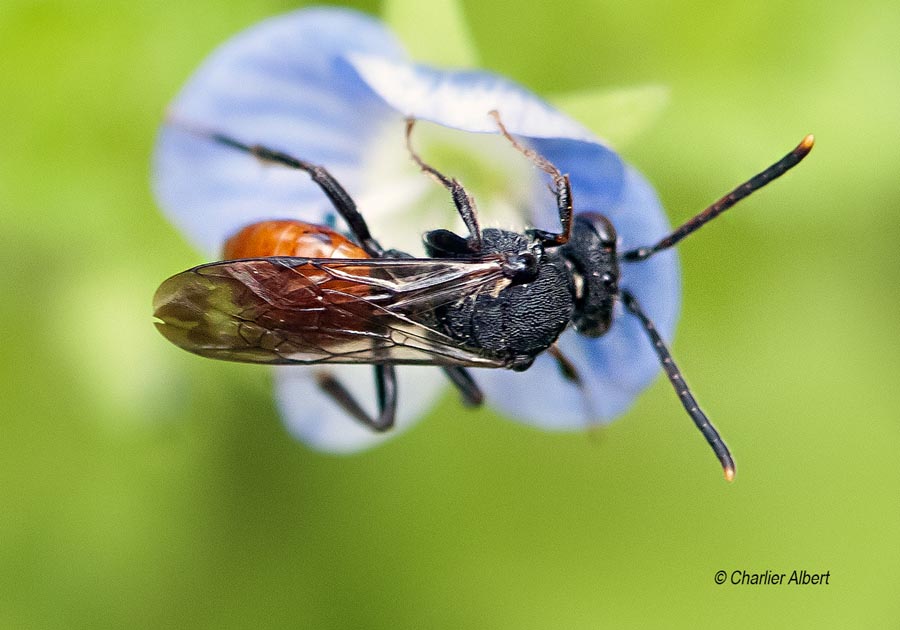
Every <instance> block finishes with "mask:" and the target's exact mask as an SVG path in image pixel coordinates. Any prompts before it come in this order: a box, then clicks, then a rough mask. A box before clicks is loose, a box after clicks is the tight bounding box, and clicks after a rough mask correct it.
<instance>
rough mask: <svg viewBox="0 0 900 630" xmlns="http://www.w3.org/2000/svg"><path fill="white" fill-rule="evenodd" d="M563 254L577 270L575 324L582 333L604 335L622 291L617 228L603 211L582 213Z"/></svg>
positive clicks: (595, 335)
mask: <svg viewBox="0 0 900 630" xmlns="http://www.w3.org/2000/svg"><path fill="white" fill-rule="evenodd" d="M561 254H562V255H563V256H564V257H565V258H566V260H567V261H569V263H570V264H571V265H572V266H573V267H574V271H575V274H574V277H575V282H576V285H575V312H574V313H573V315H572V324H573V325H574V326H575V329H576V330H577V331H578V332H579V333H581V334H582V335H586V336H588V337H600V336H601V335H603V334H604V333H606V331H607V330H609V327H610V325H611V324H612V317H613V306H615V302H616V297H617V296H618V294H619V262H618V258H617V254H616V230H615V228H614V227H613V225H612V223H610V221H609V219H607V218H606V217H605V216H603V215H602V214H599V213H597V212H582V213H579V214H577V215H576V216H575V219H574V222H573V225H572V234H571V237H570V238H569V241H568V242H567V243H566V244H565V245H563V246H562V248H561Z"/></svg>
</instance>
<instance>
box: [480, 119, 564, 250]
mask: <svg viewBox="0 0 900 630" xmlns="http://www.w3.org/2000/svg"><path fill="white" fill-rule="evenodd" d="M489 113H490V115H491V117H492V118H493V119H494V120H495V121H496V122H497V127H499V128H500V133H501V134H503V137H504V138H506V139H507V140H509V143H510V144H512V145H513V148H515V149H516V151H518V152H519V153H521V154H522V155H524V156H525V157H527V158H528V159H529V160H531V161H532V162H533V163H534V165H535V166H537V167H538V168H539V169H541V170H542V171H544V172H545V173H547V174H548V175H549V176H550V177H551V178H552V179H553V194H554V195H555V196H556V207H557V209H558V210H559V222H560V225H562V232H559V233H555V232H547V231H546V230H535V229H532V230H528V233H529V234H531V235H532V236H534V237H535V238H537V239H538V240H540V241H541V242H542V243H543V244H544V246H545V247H558V246H560V245H565V244H566V243H568V242H569V237H570V236H571V235H572V185H571V183H570V182H569V176H568V175H563V174H562V173H561V172H560V170H559V169H558V168H556V166H555V165H554V164H553V163H552V162H551V161H550V160H548V159H547V158H545V157H544V156H543V155H541V154H540V153H538V152H537V151H535V150H534V149H529V148H528V147H526V146H523V145H522V144H521V143H520V142H519V141H518V140H516V139H515V138H514V137H513V136H512V134H511V133H509V131H507V130H506V126H505V125H504V124H503V121H502V120H500V113H499V112H498V111H497V110H492V111H491V112H489Z"/></svg>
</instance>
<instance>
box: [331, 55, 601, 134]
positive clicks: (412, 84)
mask: <svg viewBox="0 0 900 630" xmlns="http://www.w3.org/2000/svg"><path fill="white" fill-rule="evenodd" d="M347 59H348V60H349V62H350V63H351V65H352V66H353V67H354V68H355V69H356V71H357V72H358V73H359V75H360V77H361V78H362V79H363V81H365V82H366V83H368V85H369V86H370V87H371V88H372V89H373V90H374V91H375V92H377V93H378V94H379V95H380V96H381V97H382V98H383V99H384V100H385V101H386V102H387V103H388V104H390V105H391V106H392V107H393V108H394V109H396V110H397V111H399V112H401V113H403V114H404V115H405V116H413V117H415V118H419V119H422V120H430V121H432V122H435V123H438V124H440V125H444V126H447V127H453V128H455V129H461V130H463V131H474V132H482V133H496V132H497V124H496V123H495V122H494V119H493V118H492V117H491V116H490V115H489V112H490V111H491V110H497V111H498V112H500V114H501V116H502V118H503V123H504V125H506V127H507V129H509V131H510V132H511V133H514V134H518V135H521V136H529V137H532V138H570V139H578V140H588V141H593V142H596V141H597V140H596V138H595V137H594V136H593V134H591V133H590V132H589V131H588V130H587V129H585V128H584V127H583V126H582V125H580V124H578V123H576V122H575V121H573V120H572V119H571V118H568V117H567V116H565V115H564V114H562V113H560V112H558V111H557V110H555V109H553V108H552V107H551V106H550V105H548V104H547V103H545V102H544V101H542V100H540V99H539V98H537V97H536V96H535V95H534V94H532V93H531V92H529V91H528V90H525V89H524V88H522V87H521V86H519V85H516V84H515V83H513V82H512V81H509V80H508V79H505V78H503V77H500V76H497V75H495V74H491V73H489V72H483V71H478V70H438V69H434V68H429V67H426V66H420V65H413V64H410V63H406V62H404V61H403V60H399V59H387V58H384V57H379V56H377V55H371V54H361V53H352V54H348V55H347Z"/></svg>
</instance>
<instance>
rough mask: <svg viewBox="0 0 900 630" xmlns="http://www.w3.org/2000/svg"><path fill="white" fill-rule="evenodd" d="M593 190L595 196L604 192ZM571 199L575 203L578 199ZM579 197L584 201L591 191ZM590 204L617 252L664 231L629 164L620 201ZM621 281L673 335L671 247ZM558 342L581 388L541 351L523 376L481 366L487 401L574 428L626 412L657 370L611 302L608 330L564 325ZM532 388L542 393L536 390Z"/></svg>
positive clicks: (539, 422)
mask: <svg viewBox="0 0 900 630" xmlns="http://www.w3.org/2000/svg"><path fill="white" fill-rule="evenodd" d="M542 150H543V148H542ZM585 192H586V193H587V192H589V188H586V189H585ZM598 194H599V196H598V197H596V199H601V198H603V197H604V196H605V195H606V193H605V192H598ZM574 197H575V202H576V204H577V205H578V206H579V207H580V204H581V201H582V199H583V197H581V196H579V195H577V194H576V195H574ZM585 197H587V198H589V199H588V200H589V201H590V195H587V194H586V195H585ZM591 208H592V209H595V210H598V211H600V212H602V213H604V214H605V215H606V216H607V217H609V219H610V220H611V221H612V223H613V225H614V226H615V227H616V230H617V232H618V234H619V237H620V251H624V250H627V249H631V248H634V247H637V246H640V245H648V244H652V243H654V242H656V241H657V240H658V239H659V238H661V237H662V236H664V235H665V234H667V233H668V231H669V226H668V221H667V219H666V217H665V214H664V213H663V211H662V208H661V206H660V204H659V201H658V199H657V197H656V194H655V193H654V191H653V189H652V188H651V187H650V185H649V184H648V183H647V182H646V180H644V178H643V177H642V176H641V175H640V174H638V173H637V171H635V170H634V169H633V168H631V167H625V170H624V177H623V180H622V186H621V187H620V197H619V199H616V200H614V201H612V202H604V203H603V204H601V205H593V203H591ZM621 285H622V287H623V288H625V289H627V290H629V291H631V292H632V293H633V294H634V295H635V296H636V297H637V299H638V301H639V302H640V303H641V305H642V306H643V308H644V310H645V311H646V312H647V314H648V315H649V316H650V318H651V319H653V320H654V322H655V323H656V325H657V328H658V329H659V331H660V333H661V334H662V335H663V337H664V338H666V339H671V337H672V333H673V331H674V328H675V323H676V321H677V319H678V310H679V307H680V296H681V281H680V276H679V270H678V259H677V256H676V254H675V252H674V251H668V252H664V253H660V254H657V255H656V256H654V257H653V258H651V259H649V260H647V261H644V262H641V263H633V264H624V265H623V266H622V276H621ZM559 346H560V349H561V350H562V352H563V354H565V355H566V357H568V358H569V359H570V360H571V361H572V362H573V363H574V364H575V366H576V368H577V369H578V372H579V374H580V376H581V378H582V381H583V383H584V387H583V389H582V388H579V387H576V386H575V385H573V384H572V383H570V382H568V381H566V380H565V379H564V378H563V377H562V375H561V373H560V371H559V368H558V367H557V365H556V363H555V361H554V360H553V359H551V358H550V357H549V356H547V355H546V354H544V355H541V356H539V357H538V359H537V360H536V361H535V363H534V365H533V366H532V367H531V368H530V369H529V370H528V371H526V372H524V373H521V374H516V373H511V372H505V371H501V370H497V371H481V372H479V373H478V374H477V377H478V382H479V384H480V385H481V386H482V388H483V389H484V391H485V394H486V395H487V397H488V401H489V402H490V404H491V405H493V406H496V407H498V408H499V409H501V410H502V411H503V412H504V413H506V414H508V415H510V416H511V417H513V418H515V419H517V420H520V421H522V422H525V423H527V424H532V425H535V426H539V427H542V428H545V429H563V430H568V429H580V428H584V427H586V426H589V425H591V424H596V423H606V422H609V421H610V420H612V419H613V418H615V417H616V416H619V415H621V414H622V413H624V412H625V411H626V410H627V409H628V408H629V407H630V406H631V404H632V403H633V402H634V400H635V398H636V396H637V395H638V394H639V393H640V392H641V391H642V390H643V389H644V388H645V387H647V385H649V384H650V383H651V382H652V381H653V379H654V378H655V377H656V375H657V374H658V373H659V371H660V365H659V360H658V359H657V357H656V354H655V353H654V351H653V347H652V345H651V344H650V341H649V340H648V339H647V336H646V333H645V332H644V330H643V329H642V328H641V326H640V323H639V322H638V321H637V319H636V318H635V317H633V316H631V315H630V314H628V313H626V312H624V309H622V308H621V305H620V304H617V305H616V315H615V319H614V321H613V325H612V328H611V329H610V330H609V332H608V333H607V334H606V335H604V336H603V337H600V338H599V339H589V338H587V337H582V336H580V335H578V334H577V333H576V332H575V331H574V330H568V331H567V332H565V333H564V334H563V335H562V336H561V337H560V340H559ZM535 392H540V396H535V394H534V393H535Z"/></svg>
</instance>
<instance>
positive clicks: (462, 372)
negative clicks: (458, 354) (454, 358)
mask: <svg viewBox="0 0 900 630" xmlns="http://www.w3.org/2000/svg"><path fill="white" fill-rule="evenodd" d="M443 369H444V374H446V375H447V378H449V379H450V382H451V383H453V384H454V385H455V386H456V389H458V390H459V393H460V395H462V399H463V404H465V405H466V406H468V407H477V406H479V405H481V404H482V403H483V402H484V394H483V393H482V392H481V388H479V387H478V383H476V382H475V379H473V378H472V375H471V374H469V371H468V370H466V369H465V368H461V367H445V368H443Z"/></svg>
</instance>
